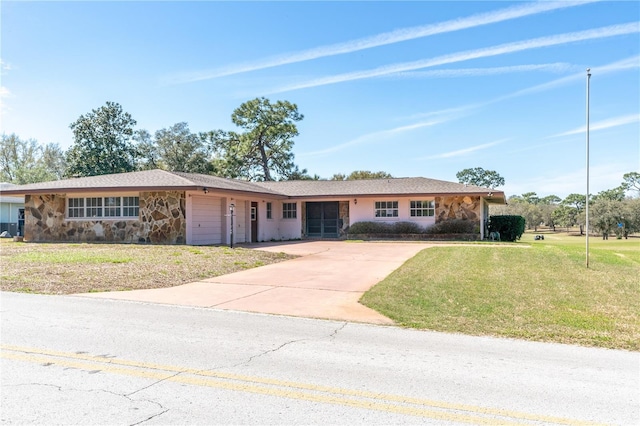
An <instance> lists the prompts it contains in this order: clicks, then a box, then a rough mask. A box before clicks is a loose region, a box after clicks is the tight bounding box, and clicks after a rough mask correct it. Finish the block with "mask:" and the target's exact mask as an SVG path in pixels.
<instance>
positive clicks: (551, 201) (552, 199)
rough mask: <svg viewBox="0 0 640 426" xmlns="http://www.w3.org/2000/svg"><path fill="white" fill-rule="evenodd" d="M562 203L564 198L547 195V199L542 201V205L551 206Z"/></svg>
mask: <svg viewBox="0 0 640 426" xmlns="http://www.w3.org/2000/svg"><path fill="white" fill-rule="evenodd" d="M561 201H562V198H560V197H558V196H557V195H547V196H546V197H543V198H541V199H540V203H542V204H549V205H553V204H560V202H561Z"/></svg>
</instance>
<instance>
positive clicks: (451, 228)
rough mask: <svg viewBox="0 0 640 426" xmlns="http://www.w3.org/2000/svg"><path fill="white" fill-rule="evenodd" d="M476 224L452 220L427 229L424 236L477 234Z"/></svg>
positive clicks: (468, 221)
mask: <svg viewBox="0 0 640 426" xmlns="http://www.w3.org/2000/svg"><path fill="white" fill-rule="evenodd" d="M477 226H478V224H477V223H476V222H473V221H470V220H464V219H452V220H445V221H443V222H438V223H436V224H435V225H432V226H430V227H428V228H427V229H426V230H425V232H424V233H425V234H477V233H478V232H479V231H478V230H477V229H476V227H477Z"/></svg>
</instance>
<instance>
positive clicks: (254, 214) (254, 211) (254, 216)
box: [251, 201, 258, 243]
mask: <svg viewBox="0 0 640 426" xmlns="http://www.w3.org/2000/svg"><path fill="white" fill-rule="evenodd" d="M251 242H252V243H257V242H258V203H257V202H256V201H252V202H251Z"/></svg>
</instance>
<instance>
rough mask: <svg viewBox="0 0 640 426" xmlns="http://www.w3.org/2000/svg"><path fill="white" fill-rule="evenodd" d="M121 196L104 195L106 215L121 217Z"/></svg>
mask: <svg viewBox="0 0 640 426" xmlns="http://www.w3.org/2000/svg"><path fill="white" fill-rule="evenodd" d="M120 198H121V197H104V217H120V216H122V211H121V209H120V205H121V204H122V203H121V199H120Z"/></svg>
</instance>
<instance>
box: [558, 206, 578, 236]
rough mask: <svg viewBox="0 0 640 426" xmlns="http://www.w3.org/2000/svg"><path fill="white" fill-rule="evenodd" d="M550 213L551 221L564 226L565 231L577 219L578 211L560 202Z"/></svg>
mask: <svg viewBox="0 0 640 426" xmlns="http://www.w3.org/2000/svg"><path fill="white" fill-rule="evenodd" d="M551 215H552V219H553V223H554V224H555V225H556V226H563V227H566V228H567V231H568V230H569V228H570V227H572V226H573V225H575V224H576V223H577V221H578V211H577V210H576V209H575V208H573V207H571V206H568V205H566V204H560V205H559V206H558V207H557V208H556V209H555V210H554V211H553V213H552V214H551Z"/></svg>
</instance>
